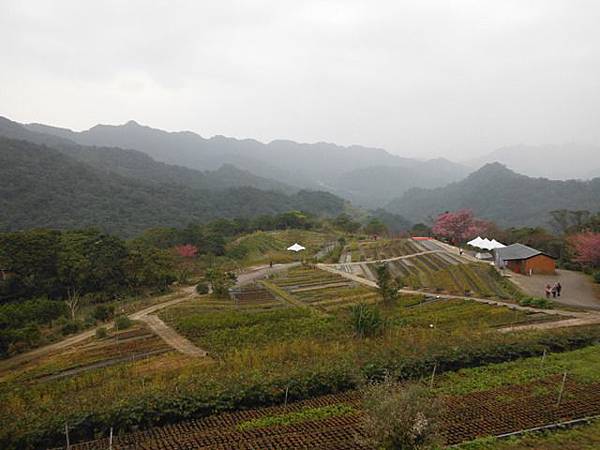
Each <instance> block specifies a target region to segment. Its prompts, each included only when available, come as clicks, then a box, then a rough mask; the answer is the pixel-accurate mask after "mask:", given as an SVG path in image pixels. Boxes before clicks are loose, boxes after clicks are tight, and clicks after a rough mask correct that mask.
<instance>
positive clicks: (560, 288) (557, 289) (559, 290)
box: [555, 281, 562, 297]
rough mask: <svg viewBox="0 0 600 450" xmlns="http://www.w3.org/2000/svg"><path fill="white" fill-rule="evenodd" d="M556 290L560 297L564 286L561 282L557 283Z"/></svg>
mask: <svg viewBox="0 0 600 450" xmlns="http://www.w3.org/2000/svg"><path fill="white" fill-rule="evenodd" d="M555 288H556V296H557V297H560V293H561V292H562V285H561V284H560V281H557V282H556V285H555Z"/></svg>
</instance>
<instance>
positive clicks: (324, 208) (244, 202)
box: [0, 138, 344, 236]
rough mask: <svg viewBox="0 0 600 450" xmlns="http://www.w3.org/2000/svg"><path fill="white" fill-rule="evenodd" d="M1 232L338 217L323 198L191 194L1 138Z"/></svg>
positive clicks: (126, 231) (248, 191) (240, 191)
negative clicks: (289, 214)
mask: <svg viewBox="0 0 600 450" xmlns="http://www.w3.org/2000/svg"><path fill="white" fill-rule="evenodd" d="M0 180H2V182H1V183H0V230H4V231H7V230H19V229H26V228H33V227H48V228H61V229H67V228H81V227H86V226H94V227H98V228H100V229H102V230H104V231H107V232H112V233H115V234H119V235H121V236H131V235H134V234H137V233H139V232H141V231H143V230H144V229H146V228H149V227H156V226H183V225H186V224H187V223H189V222H205V221H207V220H210V219H213V218H219V217H226V218H227V217H229V218H231V217H249V216H255V215H260V214H273V213H281V212H285V211H289V210H303V211H307V212H311V213H315V214H338V213H339V212H341V211H342V210H343V208H344V201H343V200H342V199H340V198H338V197H336V196H334V195H332V194H329V193H325V192H308V191H300V192H298V193H295V194H292V195H287V194H284V193H280V192H275V191H262V190H259V189H255V188H250V187H243V188H241V187H240V188H230V189H226V190H206V189H195V188H191V187H186V186H182V185H180V184H175V183H158V182H154V181H153V182H146V181H142V180H140V179H134V178H130V177H125V176H122V175H120V174H118V173H115V172H112V171H108V170H100V169H98V168H96V167H92V166H91V165H89V164H86V163H84V162H82V161H79V160H77V159H75V158H72V157H70V156H67V155H66V154H64V153H62V152H60V151H58V150H54V149H51V148H49V147H47V146H40V145H37V144H34V143H31V142H26V141H17V140H11V139H6V138H0Z"/></svg>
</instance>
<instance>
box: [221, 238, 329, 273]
mask: <svg viewBox="0 0 600 450" xmlns="http://www.w3.org/2000/svg"><path fill="white" fill-rule="evenodd" d="M331 241H335V236H332V235H328V234H325V233H320V232H315V231H308V230H283V231H257V232H255V233H252V234H249V235H246V236H243V237H241V238H239V239H237V240H235V241H233V242H232V243H230V244H228V246H227V256H229V257H231V258H234V259H237V260H239V261H241V262H242V263H243V264H244V265H253V264H265V263H269V262H271V261H273V262H274V263H284V262H291V261H295V260H297V259H298V258H310V257H313V256H314V255H315V254H316V253H317V252H318V251H319V250H320V249H321V248H322V247H323V246H324V245H326V244H327V243H329V242H331ZM296 242H297V243H299V244H301V245H302V246H304V247H306V250H305V251H302V252H300V253H298V254H296V253H293V252H290V251H288V250H286V249H287V248H288V247H289V246H291V245H293V244H294V243H296Z"/></svg>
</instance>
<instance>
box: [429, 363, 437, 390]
mask: <svg viewBox="0 0 600 450" xmlns="http://www.w3.org/2000/svg"><path fill="white" fill-rule="evenodd" d="M436 370H437V362H436V363H435V364H434V366H433V371H432V372H431V380H430V381H429V389H433V380H435V371H436Z"/></svg>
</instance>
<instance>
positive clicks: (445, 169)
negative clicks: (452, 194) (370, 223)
mask: <svg viewBox="0 0 600 450" xmlns="http://www.w3.org/2000/svg"><path fill="white" fill-rule="evenodd" d="M468 174H469V169H468V168H467V167H464V166H461V165H458V164H455V163H452V162H450V161H448V160H445V159H432V160H430V161H425V162H420V163H419V164H416V165H413V166H411V167H400V166H370V167H365V168H362V169H356V170H353V171H351V172H348V173H345V174H343V175H341V176H340V177H339V178H338V179H337V180H335V182H334V183H333V186H335V189H336V191H335V192H336V193H337V194H338V195H341V196H343V197H346V198H348V199H349V200H351V201H352V202H353V203H357V204H359V205H362V206H369V207H379V206H383V205H385V204H386V203H388V202H389V201H391V200H393V199H394V198H397V197H398V196H400V195H402V194H403V193H404V192H406V191H407V190H409V189H411V188H416V187H420V188H436V187H441V186H445V185H447V184H448V183H451V182H454V181H459V180H462V179H463V178H465V177H466V176H467V175H468Z"/></svg>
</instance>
